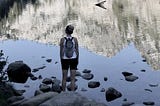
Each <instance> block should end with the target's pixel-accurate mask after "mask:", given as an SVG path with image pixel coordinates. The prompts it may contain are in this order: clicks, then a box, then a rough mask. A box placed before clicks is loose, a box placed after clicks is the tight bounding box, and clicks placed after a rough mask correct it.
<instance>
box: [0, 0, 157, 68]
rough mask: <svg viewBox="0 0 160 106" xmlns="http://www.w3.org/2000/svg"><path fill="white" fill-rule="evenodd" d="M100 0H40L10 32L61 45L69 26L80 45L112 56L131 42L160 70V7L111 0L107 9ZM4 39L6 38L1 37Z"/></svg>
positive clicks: (139, 0)
mask: <svg viewBox="0 0 160 106" xmlns="http://www.w3.org/2000/svg"><path fill="white" fill-rule="evenodd" d="M95 3H97V0H92V1H90V0H77V1H75V0H69V1H67V0H45V1H44V0H39V4H38V6H37V8H36V9H35V6H29V7H26V9H25V11H23V13H22V14H19V15H20V16H19V17H18V18H17V19H15V21H14V22H12V23H8V24H9V26H10V27H9V28H8V29H7V33H8V34H9V35H14V36H15V37H14V38H18V39H29V40H34V41H38V42H44V43H52V44H56V45H58V43H59V39H60V38H61V37H62V36H63V30H64V28H65V26H66V25H67V24H68V23H72V24H74V26H75V27H76V31H75V33H74V36H76V37H77V38H78V39H79V42H80V45H81V46H83V47H86V48H88V49H89V50H91V51H93V52H96V53H98V54H101V55H104V56H108V57H112V56H114V55H115V54H117V53H118V52H119V51H120V50H122V48H124V47H125V46H127V45H128V43H130V42H134V44H135V46H136V48H137V49H138V50H139V51H140V53H141V55H142V56H143V57H144V58H145V59H146V60H147V62H148V63H149V64H151V65H152V67H153V68H154V69H156V70H158V69H160V62H159V60H160V27H159V26H158V25H159V24H160V15H159V11H160V6H159V5H160V4H159V2H158V1H157V0H152V1H151V0H145V1H144V0H134V1H130V0H121V1H120V0H108V1H107V2H106V3H104V6H105V7H106V8H107V9H106V10H104V9H101V8H99V7H97V6H95ZM2 39H5V36H3V37H2Z"/></svg>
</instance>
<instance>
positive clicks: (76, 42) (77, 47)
mask: <svg viewBox="0 0 160 106" xmlns="http://www.w3.org/2000/svg"><path fill="white" fill-rule="evenodd" d="M74 39H75V49H76V54H77V58H79V45H78V40H77V38H75V37H74Z"/></svg>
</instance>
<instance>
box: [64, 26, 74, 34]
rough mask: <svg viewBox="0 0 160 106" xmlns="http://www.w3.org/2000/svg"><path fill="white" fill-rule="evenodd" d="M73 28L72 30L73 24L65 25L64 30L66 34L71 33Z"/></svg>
mask: <svg viewBox="0 0 160 106" xmlns="http://www.w3.org/2000/svg"><path fill="white" fill-rule="evenodd" d="M73 30H74V26H72V25H67V27H66V29H65V32H66V34H72V33H73Z"/></svg>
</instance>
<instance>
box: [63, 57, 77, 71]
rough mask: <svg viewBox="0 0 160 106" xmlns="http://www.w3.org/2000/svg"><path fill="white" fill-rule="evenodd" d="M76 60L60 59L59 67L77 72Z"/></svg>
mask: <svg viewBox="0 0 160 106" xmlns="http://www.w3.org/2000/svg"><path fill="white" fill-rule="evenodd" d="M77 65H78V59H61V66H62V69H63V70H68V69H69V68H70V70H77Z"/></svg>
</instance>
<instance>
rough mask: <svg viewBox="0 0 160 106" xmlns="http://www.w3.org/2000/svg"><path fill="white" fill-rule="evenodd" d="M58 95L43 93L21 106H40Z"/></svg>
mask: <svg viewBox="0 0 160 106" xmlns="http://www.w3.org/2000/svg"><path fill="white" fill-rule="evenodd" d="M56 95H57V93H55V92H47V93H43V94H40V95H37V96H34V97H32V98H30V99H28V100H26V101H24V102H23V103H21V104H20V105H19V106H39V105H40V104H41V103H43V102H45V101H47V100H49V99H51V98H53V97H54V96H56Z"/></svg>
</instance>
